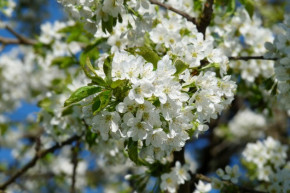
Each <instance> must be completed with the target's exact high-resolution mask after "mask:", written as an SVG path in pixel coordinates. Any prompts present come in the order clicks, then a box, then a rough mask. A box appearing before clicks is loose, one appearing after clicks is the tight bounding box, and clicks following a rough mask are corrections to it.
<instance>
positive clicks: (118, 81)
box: [111, 80, 126, 88]
mask: <svg viewBox="0 0 290 193" xmlns="http://www.w3.org/2000/svg"><path fill="white" fill-rule="evenodd" d="M125 82H126V80H116V81H114V82H112V84H111V88H117V87H119V86H121V85H123V84H124V83H125Z"/></svg>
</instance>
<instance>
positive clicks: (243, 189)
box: [190, 173, 267, 193]
mask: <svg viewBox="0 0 290 193" xmlns="http://www.w3.org/2000/svg"><path fill="white" fill-rule="evenodd" d="M190 175H191V179H192V180H202V181H205V182H208V183H211V182H212V180H211V179H210V178H209V177H207V176H205V175H202V174H192V173H191V174H190ZM222 182H223V183H224V184H227V185H234V186H236V187H238V189H239V192H240V193H267V192H263V191H259V190H253V189H250V188H246V187H242V186H239V185H236V184H233V183H231V182H228V181H222Z"/></svg>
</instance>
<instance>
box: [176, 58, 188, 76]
mask: <svg viewBox="0 0 290 193" xmlns="http://www.w3.org/2000/svg"><path fill="white" fill-rule="evenodd" d="M188 67H189V65H188V64H186V63H184V62H183V61H181V60H176V61H175V68H176V72H175V75H179V74H181V73H182V72H183V71H184V70H186V69H187V68H188Z"/></svg>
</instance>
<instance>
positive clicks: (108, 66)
mask: <svg viewBox="0 0 290 193" xmlns="http://www.w3.org/2000/svg"><path fill="white" fill-rule="evenodd" d="M112 58H113V56H108V57H107V58H106V59H105V61H104V65H103V70H104V73H105V75H106V82H107V83H108V84H109V85H111V82H112Z"/></svg>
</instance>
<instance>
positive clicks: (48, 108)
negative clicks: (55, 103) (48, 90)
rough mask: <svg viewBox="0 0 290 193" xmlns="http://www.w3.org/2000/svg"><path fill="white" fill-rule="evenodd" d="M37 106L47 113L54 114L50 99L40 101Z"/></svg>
mask: <svg viewBox="0 0 290 193" xmlns="http://www.w3.org/2000/svg"><path fill="white" fill-rule="evenodd" d="M37 106H39V107H41V108H43V109H44V110H46V111H47V112H50V113H52V112H53V111H52V109H51V100H50V99H49V98H44V99H42V100H41V101H39V102H38V103H37Z"/></svg>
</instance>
